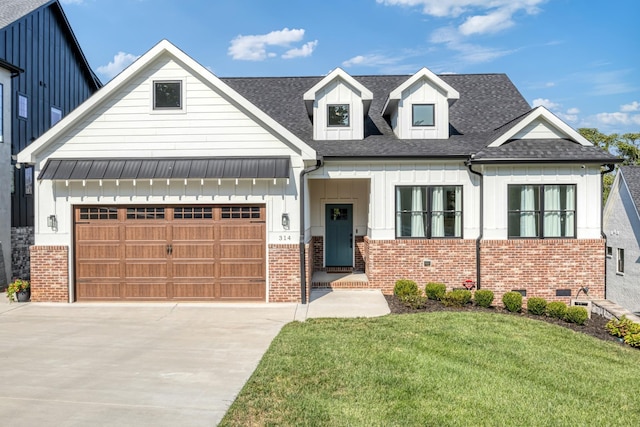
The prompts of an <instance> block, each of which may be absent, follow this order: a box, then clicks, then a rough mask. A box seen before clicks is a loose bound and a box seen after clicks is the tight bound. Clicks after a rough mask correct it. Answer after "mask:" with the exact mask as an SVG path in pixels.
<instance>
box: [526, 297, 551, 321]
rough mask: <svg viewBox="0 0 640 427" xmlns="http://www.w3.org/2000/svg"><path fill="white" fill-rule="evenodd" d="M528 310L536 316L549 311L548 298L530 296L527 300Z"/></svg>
mask: <svg viewBox="0 0 640 427" xmlns="http://www.w3.org/2000/svg"><path fill="white" fill-rule="evenodd" d="M527 311H528V312H529V313H531V314H535V315H536V316H542V315H544V314H545V313H546V312H547V300H545V299H544V298H536V297H534V298H529V299H528V300H527Z"/></svg>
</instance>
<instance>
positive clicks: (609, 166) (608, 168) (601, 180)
mask: <svg viewBox="0 0 640 427" xmlns="http://www.w3.org/2000/svg"><path fill="white" fill-rule="evenodd" d="M605 166H606V169H605V170H603V171H600V188H601V189H602V190H604V175H605V174H607V173H609V172H613V170H614V169H615V165H614V164H611V163H609V164H607V165H605ZM600 235H601V236H602V238H603V239H604V299H607V235H606V234H605V232H604V203H603V205H602V209H601V210H600Z"/></svg>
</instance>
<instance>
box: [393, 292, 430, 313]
mask: <svg viewBox="0 0 640 427" xmlns="http://www.w3.org/2000/svg"><path fill="white" fill-rule="evenodd" d="M398 298H399V299H400V301H402V303H403V304H404V305H405V306H407V307H409V308H411V309H413V310H417V309H419V308H423V307H424V306H425V305H426V303H427V297H426V296H424V295H405V296H403V297H398Z"/></svg>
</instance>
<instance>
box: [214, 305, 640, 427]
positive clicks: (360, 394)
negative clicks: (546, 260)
mask: <svg viewBox="0 0 640 427" xmlns="http://www.w3.org/2000/svg"><path fill="white" fill-rule="evenodd" d="M638 378H640V351H638V350H636V349H632V348H629V347H625V346H621V345H619V344H616V343H613V342H605V341H602V340H598V339H595V338H593V337H591V336H588V335H585V334H582V333H577V332H574V331H572V330H569V329H567V328H564V327H561V326H557V325H553V324H548V323H546V322H541V321H537V320H531V319H528V318H524V317H518V316H507V315H500V314H494V313H483V312H455V311H451V312H447V311H443V312H433V313H419V314H407V315H389V316H385V317H381V318H375V319H314V320H307V321H306V322H305V323H297V322H294V323H291V324H289V325H287V326H285V328H284V329H283V330H282V331H281V333H280V334H279V335H278V337H276V339H275V340H274V341H273V343H272V345H271V347H270V349H269V350H268V351H267V353H266V354H265V356H264V357H263V359H262V361H261V362H260V364H259V366H258V368H257V369H256V372H255V373H254V375H253V376H252V377H251V379H250V380H249V382H248V383H247V384H246V385H245V387H244V388H243V390H242V391H241V393H240V395H239V396H238V398H237V399H236V401H235V402H234V403H233V405H232V406H231V408H230V409H229V411H228V413H227V415H226V416H225V418H224V419H223V421H222V423H221V425H227V426H248V425H278V426H282V425H285V426H294V425H295V426H300V425H310V426H314V425H318V426H346V425H350V426H383V425H384V426H393V425H397V426H413V425H421V426H424V425H437V426H443V425H528V426H529V425H530V426H533V425H550V426H551V425H553V426H557V425H609V426H614V425H621V426H622V425H624V426H627V425H640V411H639V410H638V405H637V398H638V396H639V395H640V386H639V385H638V381H637V379H638Z"/></svg>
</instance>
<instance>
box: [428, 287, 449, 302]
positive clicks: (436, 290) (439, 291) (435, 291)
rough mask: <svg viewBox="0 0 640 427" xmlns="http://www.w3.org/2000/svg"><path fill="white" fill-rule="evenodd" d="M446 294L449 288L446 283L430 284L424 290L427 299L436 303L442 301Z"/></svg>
mask: <svg viewBox="0 0 640 427" xmlns="http://www.w3.org/2000/svg"><path fill="white" fill-rule="evenodd" d="M446 292H447V287H446V286H445V284H444V283H437V282H429V283H427V286H425V288H424V293H425V294H426V295H427V298H429V299H431V300H435V301H440V300H441V299H442V297H444V294H445V293H446Z"/></svg>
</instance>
